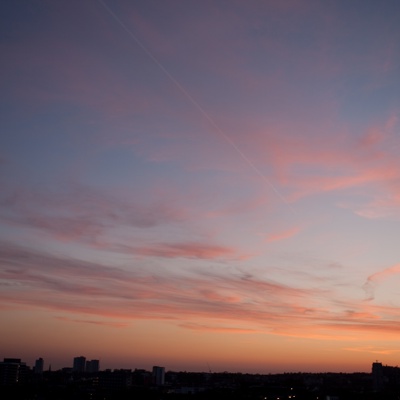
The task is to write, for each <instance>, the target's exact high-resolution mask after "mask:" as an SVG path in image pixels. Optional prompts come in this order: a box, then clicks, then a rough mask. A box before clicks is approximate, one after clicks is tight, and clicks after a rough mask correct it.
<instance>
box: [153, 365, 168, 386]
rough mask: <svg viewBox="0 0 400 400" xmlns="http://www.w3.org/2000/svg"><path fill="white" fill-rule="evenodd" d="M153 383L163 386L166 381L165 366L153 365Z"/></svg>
mask: <svg viewBox="0 0 400 400" xmlns="http://www.w3.org/2000/svg"><path fill="white" fill-rule="evenodd" d="M152 378H153V384H154V385H157V386H162V385H164V383H165V368H164V367H158V366H154V367H153V373H152Z"/></svg>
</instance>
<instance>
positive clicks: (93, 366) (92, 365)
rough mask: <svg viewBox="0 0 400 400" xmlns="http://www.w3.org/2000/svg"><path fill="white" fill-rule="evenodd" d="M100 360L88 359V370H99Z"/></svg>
mask: <svg viewBox="0 0 400 400" xmlns="http://www.w3.org/2000/svg"><path fill="white" fill-rule="evenodd" d="M99 366H100V363H99V360H88V361H86V372H88V373H90V374H93V373H96V372H99Z"/></svg>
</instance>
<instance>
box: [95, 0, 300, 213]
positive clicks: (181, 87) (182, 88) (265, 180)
mask: <svg viewBox="0 0 400 400" xmlns="http://www.w3.org/2000/svg"><path fill="white" fill-rule="evenodd" d="M97 1H98V2H99V3H100V4H101V5H102V6H103V7H104V8H105V9H106V11H107V12H108V13H109V14H110V15H111V16H112V17H113V18H114V19H115V21H116V22H117V23H118V24H119V25H120V26H121V27H122V28H123V29H124V30H125V32H126V33H127V34H128V35H129V36H130V37H131V38H132V39H133V40H134V41H135V42H136V44H137V45H138V46H139V47H140V48H141V49H142V50H143V51H144V52H145V53H146V54H147V55H148V57H149V58H150V59H151V60H152V61H153V62H154V63H155V64H156V65H157V66H158V67H159V68H160V69H161V71H163V72H164V74H165V75H166V76H167V77H168V79H169V80H170V81H171V82H172V83H174V85H175V86H176V87H177V88H178V89H179V90H180V92H181V93H182V94H183V95H184V96H185V97H186V98H187V99H188V100H189V101H190V102H191V103H192V104H193V106H194V107H195V108H196V109H197V110H198V111H199V112H200V113H201V114H202V115H203V117H204V118H205V119H206V120H207V121H208V122H209V123H210V124H211V125H212V126H213V127H214V128H215V129H216V131H217V132H218V133H219V134H220V136H221V137H222V138H223V139H224V140H225V141H226V142H227V143H228V144H229V145H230V146H231V147H232V148H233V149H234V150H235V151H236V153H237V154H239V156H240V157H241V158H242V160H244V161H245V162H246V163H247V165H248V166H249V167H250V168H251V169H252V170H253V171H254V172H255V173H256V174H257V175H258V176H259V177H260V178H261V179H262V180H263V181H264V182H265V183H266V184H267V185H268V186H269V187H270V188H271V189H272V190H273V191H274V192H275V194H276V195H277V196H278V197H279V198H280V199H281V201H282V202H283V203H285V204H286V205H287V206H288V207H289V208H290V209H291V211H292V212H294V210H293V208H292V207H291V205H290V204H289V202H288V201H287V200H286V199H285V198H284V197H283V195H282V194H281V193H280V192H279V190H278V189H277V188H276V187H275V186H274V185H273V184H272V183H271V182H270V180H269V179H268V178H267V177H266V176H265V175H264V174H263V173H262V172H261V171H260V170H259V169H258V168H257V166H256V165H255V164H254V163H253V162H252V161H251V160H250V159H249V158H248V157H247V156H246V154H244V153H243V151H242V150H240V148H239V147H238V146H237V145H236V143H235V142H234V141H233V140H232V139H231V138H230V137H229V136H228V135H227V134H226V133H225V132H224V131H223V130H222V129H221V128H220V127H219V126H218V125H217V123H216V122H215V121H214V120H213V119H212V118H211V117H210V116H209V115H208V113H207V112H206V111H205V110H204V108H203V107H202V106H201V105H200V104H199V103H198V102H197V101H196V100H195V98H194V97H193V96H192V95H191V94H190V93H189V92H188V91H187V90H186V89H185V88H184V87H183V86H182V85H181V84H180V83H179V82H178V81H177V80H176V79H175V78H174V77H173V76H172V75H171V74H170V73H169V72H168V70H167V69H166V68H165V67H164V66H163V65H162V64H161V63H160V62H159V61H158V59H157V58H156V57H154V55H153V54H152V53H151V52H150V51H149V50H148V49H147V48H146V46H145V45H144V44H143V43H142V42H141V41H140V40H139V39H138V38H137V37H136V35H135V34H134V33H133V32H132V31H131V30H130V29H129V28H128V27H127V26H126V25H125V24H124V23H123V22H122V21H121V20H120V18H119V17H118V16H117V15H116V14H115V13H114V12H113V11H112V10H111V9H110V8H109V7H108V6H107V4H105V3H104V1H103V0H97Z"/></svg>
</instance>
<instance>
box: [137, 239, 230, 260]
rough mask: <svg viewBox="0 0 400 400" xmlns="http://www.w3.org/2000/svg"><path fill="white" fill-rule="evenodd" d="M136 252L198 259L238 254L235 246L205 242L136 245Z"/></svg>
mask: <svg viewBox="0 0 400 400" xmlns="http://www.w3.org/2000/svg"><path fill="white" fill-rule="evenodd" d="M134 252H135V253H136V254H139V255H142V256H154V257H165V258H176V257H184V258H198V259H213V258H220V257H229V258H231V257H234V255H235V254H236V251H235V250H234V249H233V248H230V247H223V246H216V245H210V244H204V243H158V244H155V245H153V246H142V247H136V248H134Z"/></svg>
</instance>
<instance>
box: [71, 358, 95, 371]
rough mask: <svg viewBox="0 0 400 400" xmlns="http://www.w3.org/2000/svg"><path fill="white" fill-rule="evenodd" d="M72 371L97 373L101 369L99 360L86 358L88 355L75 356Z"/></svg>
mask: <svg viewBox="0 0 400 400" xmlns="http://www.w3.org/2000/svg"><path fill="white" fill-rule="evenodd" d="M72 371H73V372H78V373H85V372H87V373H96V372H99V371H100V362H99V360H86V357H83V356H80V357H75V358H74V361H73V364H72Z"/></svg>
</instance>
